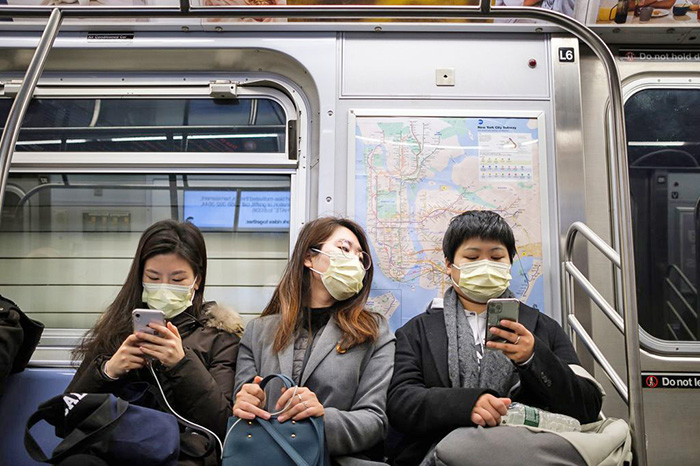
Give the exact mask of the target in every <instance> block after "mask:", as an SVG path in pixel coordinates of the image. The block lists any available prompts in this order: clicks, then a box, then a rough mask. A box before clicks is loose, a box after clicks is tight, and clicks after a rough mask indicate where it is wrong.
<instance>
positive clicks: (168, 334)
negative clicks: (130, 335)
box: [136, 322, 185, 368]
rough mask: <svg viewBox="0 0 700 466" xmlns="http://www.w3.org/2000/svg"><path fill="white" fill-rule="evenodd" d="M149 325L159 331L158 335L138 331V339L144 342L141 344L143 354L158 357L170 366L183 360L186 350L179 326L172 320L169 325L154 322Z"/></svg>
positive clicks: (166, 365)
mask: <svg viewBox="0 0 700 466" xmlns="http://www.w3.org/2000/svg"><path fill="white" fill-rule="evenodd" d="M148 326H149V327H151V328H152V329H153V330H155V331H156V332H158V336H155V335H151V334H148V333H143V332H138V333H136V336H137V337H138V339H139V340H141V341H142V342H143V343H141V344H140V345H139V346H140V348H141V351H142V352H143V354H145V355H148V356H152V357H154V358H156V359H157V360H158V361H160V363H161V364H163V365H164V366H165V367H168V368H170V367H174V366H175V364H177V363H178V362H180V361H182V358H184V357H185V350H184V349H183V348H182V338H181V337H180V332H178V330H177V327H175V326H174V325H173V324H172V323H171V322H168V324H167V327H163V326H162V325H158V324H154V323H150V324H148Z"/></svg>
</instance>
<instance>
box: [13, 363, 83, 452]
mask: <svg viewBox="0 0 700 466" xmlns="http://www.w3.org/2000/svg"><path fill="white" fill-rule="evenodd" d="M74 374H75V371H74V370H72V369H33V368H32V369H26V370H24V371H23V372H20V373H19V374H14V375H11V376H10V377H9V378H8V379H7V385H6V387H5V393H4V394H2V395H0V413H1V414H0V464H2V465H12V466H24V465H35V464H43V463H38V462H36V461H34V460H33V459H31V458H30V457H29V455H28V454H27V452H26V450H25V449H24V428H25V426H26V424H27V419H28V418H29V416H30V415H31V414H32V413H33V412H34V411H36V409H37V408H38V407H39V405H40V404H41V403H43V402H44V401H46V400H48V399H49V398H53V397H54V396H56V395H59V394H61V393H63V391H64V390H65V389H66V387H67V386H68V383H69V382H70V381H71V379H72V378H73V375H74ZM32 435H33V436H34V438H35V439H36V440H37V442H38V443H39V445H41V447H42V448H43V450H44V453H46V455H47V456H51V452H52V451H53V449H54V448H56V445H58V444H59V442H60V439H59V438H57V437H56V436H55V434H54V430H53V426H50V425H49V424H47V423H46V422H40V423H39V424H37V425H36V426H34V427H33V428H32Z"/></svg>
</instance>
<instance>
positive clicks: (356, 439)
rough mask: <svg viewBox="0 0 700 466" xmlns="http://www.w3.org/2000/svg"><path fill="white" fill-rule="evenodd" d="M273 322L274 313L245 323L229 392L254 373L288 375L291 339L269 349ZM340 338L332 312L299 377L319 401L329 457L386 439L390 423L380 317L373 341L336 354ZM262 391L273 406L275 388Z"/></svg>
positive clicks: (390, 357) (388, 364) (388, 349)
mask: <svg viewBox="0 0 700 466" xmlns="http://www.w3.org/2000/svg"><path fill="white" fill-rule="evenodd" d="M278 322H279V315H272V316H266V317H259V318H257V319H255V320H253V321H252V322H250V323H249V324H248V326H247V327H246V329H245V333H244V334H243V339H242V340H241V343H240V347H239V350H238V362H237V365H236V383H235V387H236V388H235V391H234V393H238V391H239V390H240V388H241V386H242V385H243V384H244V383H249V382H250V381H251V380H252V379H253V377H255V376H256V375H260V376H262V377H265V376H267V375H270V374H277V373H282V374H286V375H288V376H290V377H291V376H292V364H293V359H294V339H293V338H292V340H291V341H290V344H289V345H287V347H286V348H285V349H284V350H282V352H281V353H276V352H274V350H273V349H272V346H273V341H274V338H275V331H276V329H277V323H278ZM341 337H342V333H341V331H340V329H339V327H338V324H337V321H336V319H335V316H333V317H332V318H331V319H330V320H329V321H328V324H327V325H326V326H325V327H324V328H323V330H322V332H321V334H320V335H318V336H317V337H316V338H317V342H316V344H315V345H314V348H313V351H312V352H311V355H310V356H309V361H308V363H307V364H306V368H305V369H304V373H303V374H302V376H301V386H304V387H307V388H309V389H310V390H311V391H313V392H314V393H315V394H316V396H317V397H318V400H319V401H320V402H321V404H323V407H324V412H325V415H324V422H325V426H326V429H325V430H326V441H327V443H328V450H329V452H330V454H331V456H342V455H352V454H354V453H360V452H362V451H365V450H367V449H369V448H371V447H372V446H374V445H376V444H377V443H379V442H380V441H382V440H383V439H384V438H385V436H386V433H387V429H388V426H389V422H388V420H387V415H386V395H387V389H388V388H389V381H390V380H391V376H392V373H393V371H394V349H395V338H394V334H393V333H392V332H391V330H389V326H388V324H387V322H386V320H385V319H384V318H383V317H380V325H379V338H378V339H377V341H375V342H374V343H365V344H362V345H359V346H356V347H354V348H351V349H349V350H348V351H347V352H346V353H343V354H341V353H338V352H337V351H336V346H337V344H338V342H339V341H340V339H341ZM267 396H268V409H270V410H272V409H274V407H275V403H276V402H277V399H278V398H279V392H278V391H277V390H268V395H267Z"/></svg>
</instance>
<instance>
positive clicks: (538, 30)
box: [535, 28, 544, 33]
mask: <svg viewBox="0 0 700 466" xmlns="http://www.w3.org/2000/svg"><path fill="white" fill-rule="evenodd" d="M535 32H537V33H540V32H544V29H542V28H535Z"/></svg>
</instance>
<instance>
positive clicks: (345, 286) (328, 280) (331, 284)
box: [310, 249, 366, 301]
mask: <svg viewBox="0 0 700 466" xmlns="http://www.w3.org/2000/svg"><path fill="white" fill-rule="evenodd" d="M314 251H316V252H319V253H321V254H325V255H326V256H328V257H329V260H330V264H329V266H328V269H327V270H326V271H325V272H319V271H318V270H316V269H314V268H312V267H310V268H311V270H313V271H314V272H316V273H317V274H319V275H320V276H321V282H322V283H323V286H325V287H326V290H328V292H329V293H330V294H331V296H333V297H334V298H335V299H336V300H338V301H345V300H346V299H348V298H352V297H353V296H355V295H356V294H357V293H359V292H360V290H362V286H363V283H362V280H364V278H365V274H366V272H365V268H364V267H363V266H362V263H361V262H360V258H359V257H357V256H355V257H345V256H344V255H342V254H328V253H326V252H323V251H321V250H319V249H314Z"/></svg>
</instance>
